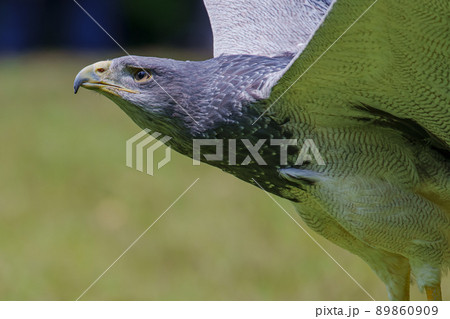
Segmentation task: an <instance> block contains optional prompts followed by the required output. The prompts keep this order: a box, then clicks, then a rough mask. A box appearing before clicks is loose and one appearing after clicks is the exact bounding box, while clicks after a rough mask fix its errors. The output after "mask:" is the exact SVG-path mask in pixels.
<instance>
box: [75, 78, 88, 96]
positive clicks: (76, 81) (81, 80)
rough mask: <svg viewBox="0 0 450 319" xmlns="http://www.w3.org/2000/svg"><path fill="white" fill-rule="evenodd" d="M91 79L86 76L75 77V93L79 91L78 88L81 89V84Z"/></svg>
mask: <svg viewBox="0 0 450 319" xmlns="http://www.w3.org/2000/svg"><path fill="white" fill-rule="evenodd" d="M88 81H89V79H86V78H78V77H77V78H76V79H75V82H74V83H73V92H74V93H75V94H77V93H78V90H79V89H80V86H81V85H82V84H83V83H86V82H88Z"/></svg>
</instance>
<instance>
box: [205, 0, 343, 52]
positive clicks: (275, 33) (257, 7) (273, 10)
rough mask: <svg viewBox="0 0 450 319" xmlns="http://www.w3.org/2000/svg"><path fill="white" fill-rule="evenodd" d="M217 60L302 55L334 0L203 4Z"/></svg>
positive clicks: (208, 0) (239, 0) (238, 0)
mask: <svg viewBox="0 0 450 319" xmlns="http://www.w3.org/2000/svg"><path fill="white" fill-rule="evenodd" d="M204 3H205V6H206V9H207V10H208V14H209V18H210V22H211V26H212V30H213V35H214V57H218V56H220V55H234V54H250V55H262V56H268V57H274V56H279V55H285V54H292V55H297V56H298V54H299V53H300V52H301V51H303V49H304V48H305V47H306V45H307V43H308V42H309V40H310V39H311V38H312V36H313V35H314V33H315V31H316V30H317V29H318V28H319V26H320V25H321V24H322V22H323V20H324V19H325V17H326V15H327V14H328V12H329V11H330V10H331V7H332V5H333V3H334V0H227V1H220V0H204Z"/></svg>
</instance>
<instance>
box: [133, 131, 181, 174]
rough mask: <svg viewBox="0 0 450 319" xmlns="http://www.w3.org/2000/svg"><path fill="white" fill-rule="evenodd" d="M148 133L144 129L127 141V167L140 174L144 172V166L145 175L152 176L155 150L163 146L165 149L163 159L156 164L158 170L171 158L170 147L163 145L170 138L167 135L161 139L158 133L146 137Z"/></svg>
mask: <svg viewBox="0 0 450 319" xmlns="http://www.w3.org/2000/svg"><path fill="white" fill-rule="evenodd" d="M149 133H150V130H149V129H145V130H142V131H141V132H139V133H138V134H136V135H134V136H133V137H132V138H130V139H129V140H127V143H126V154H127V166H128V167H131V168H134V167H135V168H136V169H137V170H138V171H140V172H144V166H146V173H147V174H148V175H151V176H153V173H154V168H153V167H154V165H155V156H154V155H155V151H156V150H157V149H159V148H160V147H163V146H164V147H165V152H164V157H163V158H162V159H160V160H159V161H157V162H156V163H157V164H156V166H157V168H158V169H160V168H162V167H163V166H164V165H166V164H167V163H169V162H170V160H171V158H172V157H171V154H172V153H171V149H170V147H169V146H167V145H165V143H167V142H168V141H170V140H171V139H172V137H170V136H167V135H166V136H163V137H161V133H159V132H154V133H153V134H151V135H148V134H149ZM158 138H159V139H158ZM133 155H135V156H133ZM144 163H146V165H144Z"/></svg>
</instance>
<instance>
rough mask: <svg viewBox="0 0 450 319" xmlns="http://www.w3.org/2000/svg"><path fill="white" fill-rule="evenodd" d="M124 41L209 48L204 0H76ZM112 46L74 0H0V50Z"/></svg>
mask: <svg viewBox="0 0 450 319" xmlns="http://www.w3.org/2000/svg"><path fill="white" fill-rule="evenodd" d="M76 2H77V3H79V4H80V5H81V6H82V7H83V8H84V9H86V11H87V12H89V13H90V14H91V15H92V17H93V18H94V19H95V20H96V21H97V22H98V23H99V24H100V25H101V26H102V27H104V29H105V30H106V31H107V32H108V33H110V34H111V35H112V36H113V37H114V38H115V39H116V40H117V41H118V42H119V43H120V44H121V45H122V46H142V45H165V46H167V45H169V46H175V47H177V46H178V47H185V48H196V49H200V50H208V49H210V48H211V47H212V35H211V30H210V26H209V19H208V15H207V13H206V10H205V8H204V6H203V3H202V0H152V1H149V0H134V1H126V0H77V1H76ZM53 48H63V49H69V50H81V51H86V50H87V51H92V50H108V49H113V48H117V45H116V44H115V43H114V42H113V41H112V40H111V39H110V38H109V37H107V36H105V34H104V31H102V30H101V29H100V28H99V27H98V26H97V25H96V24H95V22H93V21H92V20H91V19H90V18H89V17H88V16H87V15H86V14H85V13H84V12H83V10H82V9H81V8H80V7H79V6H78V5H77V4H76V3H75V2H74V1H72V0H63V1H61V0H0V52H1V53H18V52H26V51H30V50H36V49H39V50H41V49H53Z"/></svg>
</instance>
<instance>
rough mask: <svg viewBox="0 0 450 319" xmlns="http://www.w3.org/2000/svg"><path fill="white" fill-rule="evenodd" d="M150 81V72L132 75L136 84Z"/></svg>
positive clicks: (138, 72)
mask: <svg viewBox="0 0 450 319" xmlns="http://www.w3.org/2000/svg"><path fill="white" fill-rule="evenodd" d="M150 79H151V75H150V72H148V71H144V70H140V71H137V72H136V73H135V74H134V80H135V81H136V82H146V81H148V80H150Z"/></svg>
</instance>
